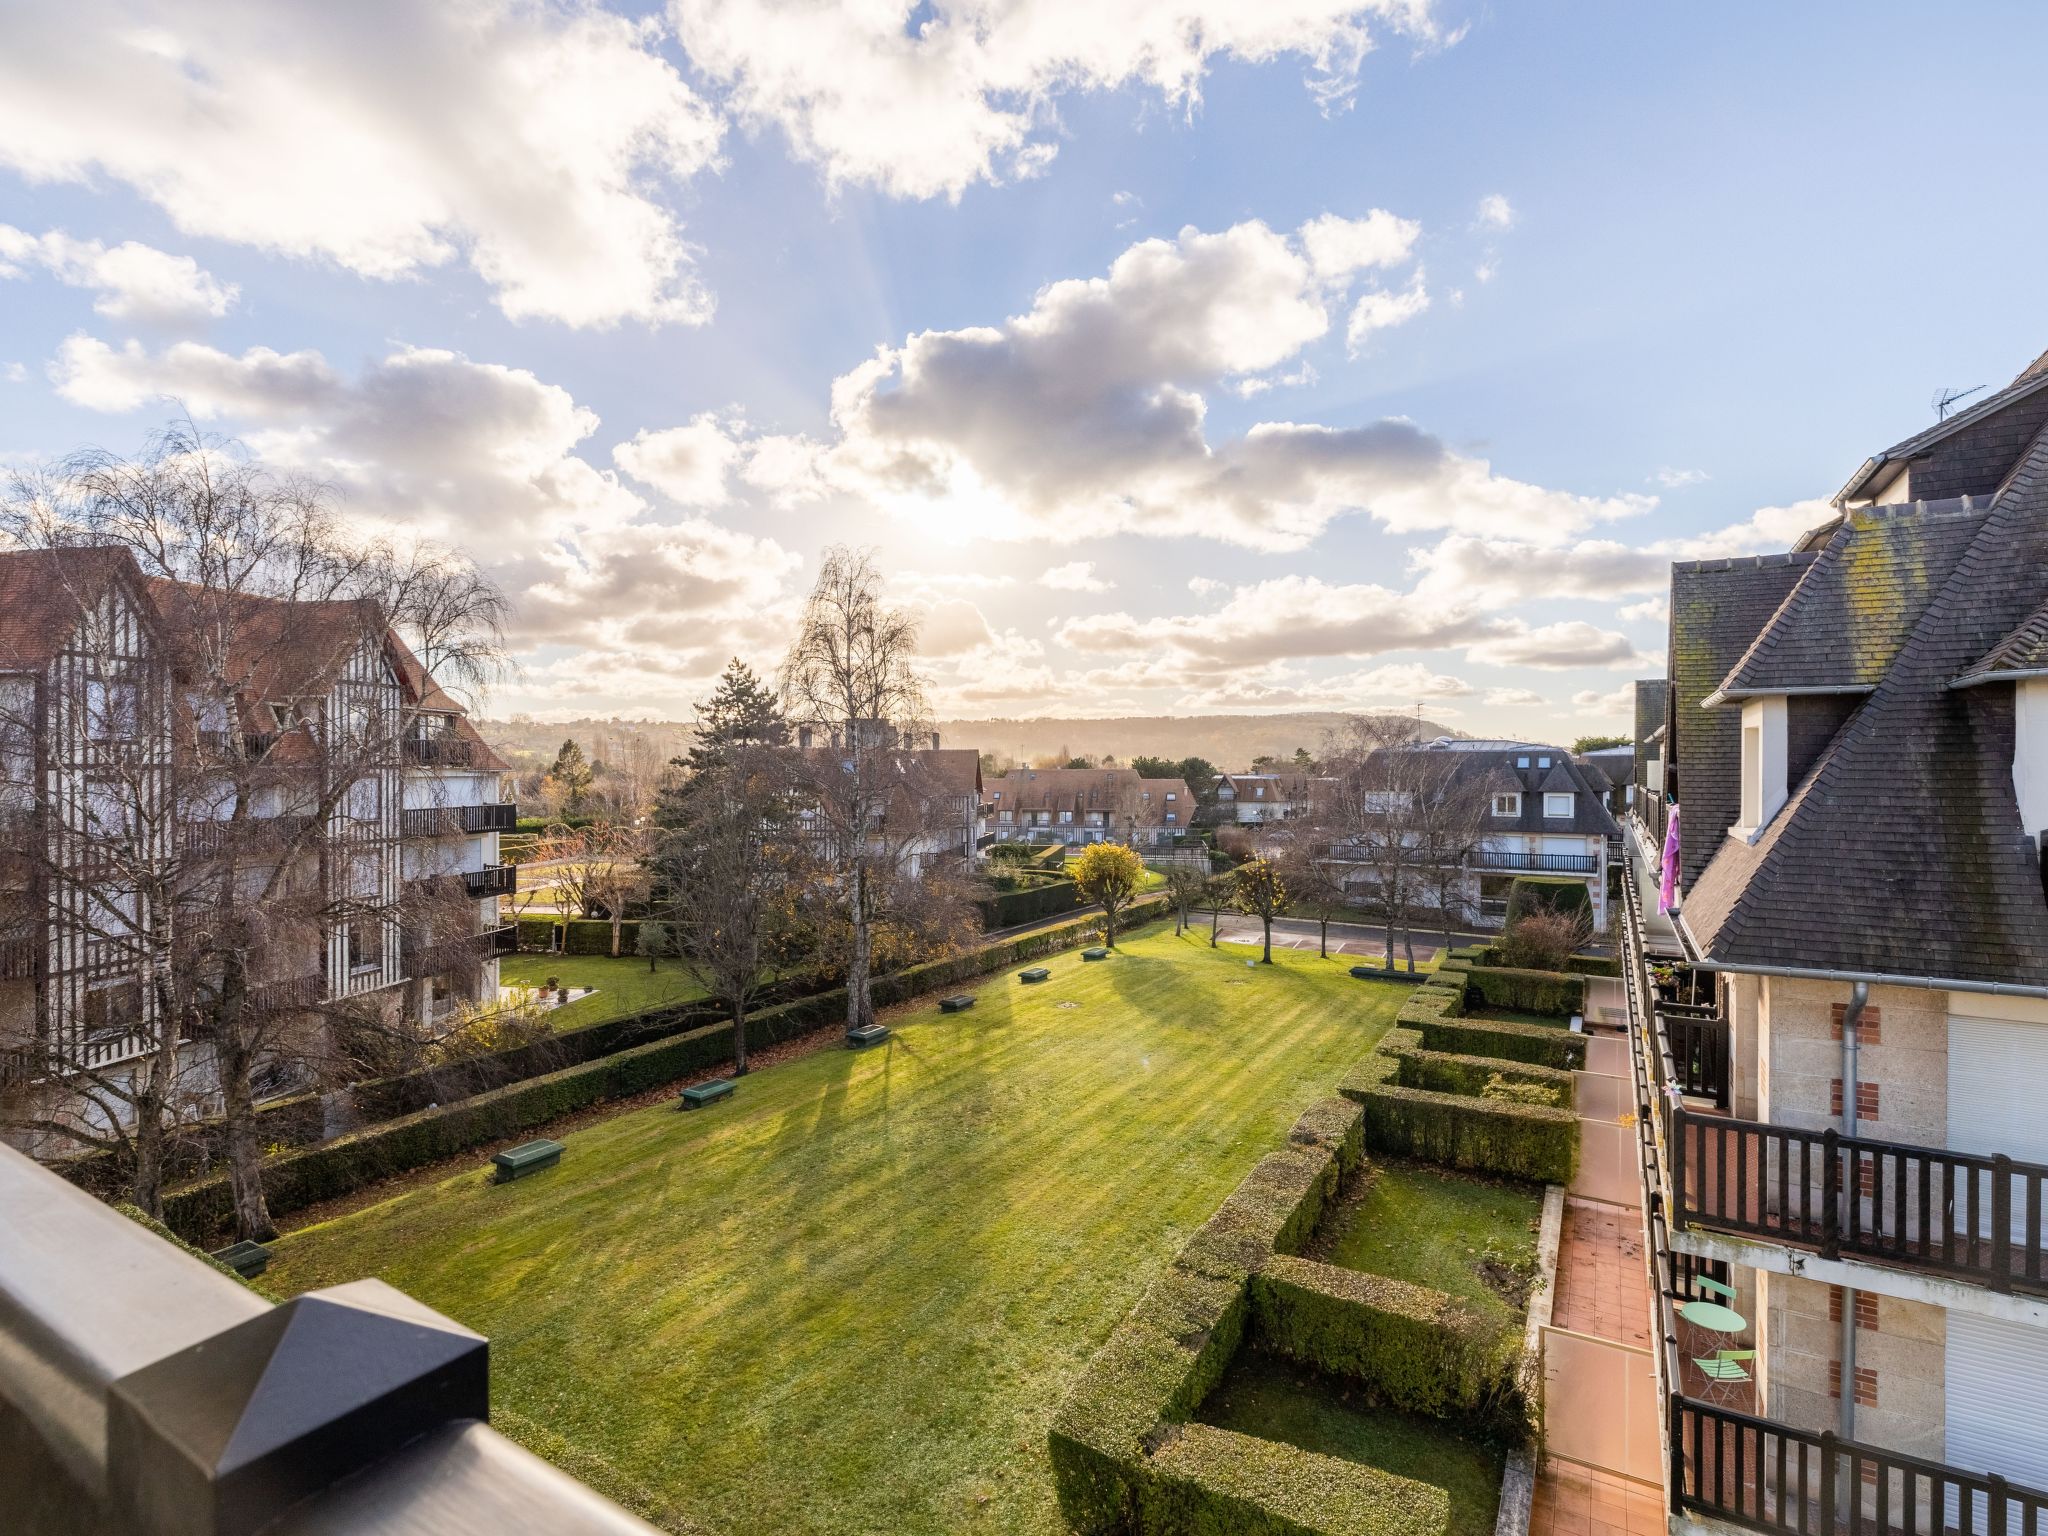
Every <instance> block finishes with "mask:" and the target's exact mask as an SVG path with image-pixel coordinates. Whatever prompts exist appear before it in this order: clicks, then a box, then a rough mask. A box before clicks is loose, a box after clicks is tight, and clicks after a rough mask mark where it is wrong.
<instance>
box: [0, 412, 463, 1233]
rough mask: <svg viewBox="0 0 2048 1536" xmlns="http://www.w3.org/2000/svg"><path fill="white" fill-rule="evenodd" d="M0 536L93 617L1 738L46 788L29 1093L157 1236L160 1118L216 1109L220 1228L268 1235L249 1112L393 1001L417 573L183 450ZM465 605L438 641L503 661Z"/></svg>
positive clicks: (30, 488)
mask: <svg viewBox="0 0 2048 1536" xmlns="http://www.w3.org/2000/svg"><path fill="white" fill-rule="evenodd" d="M0 534H4V536H5V537H4V543H5V545H6V546H8V547H10V548H11V549H12V550H13V551H14V552H15V554H14V558H31V557H32V558H36V559H39V560H42V561H44V562H45V563H46V564H47V566H48V569H49V571H50V580H51V582H52V583H53V584H54V586H55V590H57V591H58V592H59V593H60V595H61V601H60V603H59V605H58V606H59V608H60V609H61V610H62V611H63V612H64V613H66V614H68V615H69V616H70V617H71V618H72V619H74V620H82V622H72V623H65V624H59V625H58V626H57V629H58V630H60V631H61V632H62V633H63V635H64V636H65V639H64V643H63V647H62V654H61V655H58V656H54V657H52V658H50V664H49V666H48V667H47V669H46V672H45V676H44V678H43V683H44V686H43V687H40V688H38V689H35V690H31V695H33V696H35V697H40V699H41V700H42V703H41V704H34V703H31V704H30V705H29V706H28V709H29V711H31V712H29V713H27V714H26V716H24V713H23V711H21V710H17V711H16V713H15V718H13V719H11V720H10V721H8V722H7V727H6V729H5V730H0V737H6V738H10V739H14V740H17V741H22V742H25V743H26V744H27V745H26V747H25V749H24V750H23V751H21V752H18V753H16V754H14V756H15V759H16V760H17V761H18V763H19V764H20V765H21V766H25V767H27V768H30V769H32V770H33V771H34V773H35V778H34V781H33V782H32V783H28V784H23V785H18V786H16V789H15V792H14V794H15V800H14V803H15V804H16V805H17V806H18V807H19V808H20V809H21V810H22V811H23V813H24V814H25V816H26V818H27V820H28V822H29V823H30V824H31V826H32V829H33V830H32V835H31V836H30V837H28V838H27V839H25V840H24V843H23V853H24V863H25V865H26V866H27V879H26V881H25V882H24V883H25V885H26V887H27V889H28V893H29V895H30V896H31V898H32V900H33V902H34V904H35V906H36V910H35V911H34V912H33V913H32V914H31V917H32V919H33V920H34V921H35V922H36V923H38V924H39V925H40V926H39V928H32V929H31V932H32V933H34V934H35V935H36V937H35V938H33V939H32V941H31V942H32V944H34V945H36V946H39V947H41V948H42V949H43V950H44V958H43V960H42V961H41V962H40V964H39V965H38V966H37V967H36V974H35V985H34V987H33V989H32V991H33V1001H32V1003H31V1005H30V1007H29V1009H28V1010H27V1013H26V1015H25V1017H26V1018H27V1021H28V1029H27V1030H26V1032H25V1033H26V1035H27V1038H28V1040H29V1041H30V1043H31V1047H30V1048H31V1051H32V1056H33V1060H32V1070H31V1071H30V1072H29V1073H27V1074H24V1075H26V1076H29V1077H32V1078H33V1079H34V1081H33V1082H32V1083H29V1084H25V1085H18V1086H20V1087H22V1088H23V1090H24V1091H22V1092H21V1093H20V1094H19V1095H18V1098H20V1099H23V1100H26V1101H27V1102H28V1104H29V1105H30V1106H31V1107H30V1109H29V1111H28V1112H29V1114H30V1115H31V1116H33V1117H36V1118H37V1121H38V1124H37V1129H38V1130H39V1131H40V1133H42V1134H43V1135H45V1136H47V1137H53V1138H57V1137H62V1138H68V1139H70V1140H71V1141H73V1142H74V1143H76V1144H78V1145H81V1146H86V1147H104V1148H110V1149H112V1150H115V1151H116V1152H118V1153H122V1154H124V1155H126V1156H128V1157H129V1158H130V1159H132V1168H133V1188H134V1194H135V1197H136V1201H137V1203H138V1204H140V1205H141V1206H142V1207H143V1208H144V1209H145V1210H151V1211H155V1210H157V1209H160V1203H161V1180H162V1178H163V1175H164V1171H165V1168H166V1165H167V1156H166V1154H167V1148H168V1140H167V1138H168V1134H169V1132H170V1130H171V1129H172V1127H173V1121H174V1120H175V1119H178V1118H181V1117H182V1118H190V1116H191V1114H192V1113H196V1112H200V1111H204V1112H208V1113H211V1112H215V1111H217V1112H218V1113H219V1114H220V1116H221V1120H222V1130H223V1132H224V1139H225V1148H226V1154H227V1164H228V1171H229V1180H230V1185H231V1188H232V1191H233V1196H234V1204H235V1216H236V1226H237V1229H238V1231H239V1232H240V1233H241V1234H242V1235H243V1236H248V1237H263V1236H267V1235H269V1234H270V1232H271V1230H272V1229H271V1223H270V1218H269V1213H268V1209H267V1206H266V1203H265V1200H264V1197H263V1190H262V1181H261V1162H262V1157H263V1153H264V1149H265V1139H264V1137H263V1135H262V1134H261V1130H260V1127H259V1124H258V1121H257V1115H256V1108H257V1103H258V1100H259V1099H260V1098H261V1097H262V1096H263V1094H264V1093H265V1092H266V1091H276V1090H281V1089H283V1088H286V1087H290V1086H298V1085H305V1084H307V1083H309V1082H311V1083H317V1082H318V1081H319V1080H320V1078H321V1077H322V1076H323V1075H326V1074H329V1073H331V1072H333V1071H334V1070H335V1069H336V1066H337V1063H339V1062H341V1061H342V1060H344V1059H345V1057H346V1055H347V1052H346V1051H344V1050H341V1049H339V1048H338V1047H337V1041H338V1040H340V1039H341V1038H343V1036H344V1035H346V1034H347V1033H349V1032H350V1031H351V1030H352V1029H353V1027H354V1026H355V1025H356V1024H358V1023H368V1024H372V1025H376V1024H378V1023H380V1022H381V1023H387V1024H395V1023H396V1022H397V1021H396V1020H393V1019H391V1018H390V1017H389V1015H390V1014H391V1013H392V1012H393V1011H394V1009H396V1008H398V1007H400V1006H402V1005H401V1003H400V999H399V995H398V990H397V989H398V987H399V984H400V983H401V982H402V980H403V979H404V977H405V974H406V972H407V969H408V967H407V964H406V962H405V957H404V956H403V955H402V954H401V945H402V943H403V942H404V936H405V933H406V928H405V923H406V921H407V913H406V910H405V906H404V903H403V901H402V899H401V891H402V883H403V879H404V874H405V871H404V870H403V869H402V867H401V862H400V854H399V841H400V836H401V832H400V828H401V821H402V817H401V810H402V804H403V801H402V794H403V790H402V784H403V780H404V775H405V771H406V763H407V761H408V758H407V755H406V750H405V748H406V744H407V741H408V738H409V733H410V730H411V727H412V723H413V720H414V717H415V715H416V713H417V707H418V704H419V702H420V680H419V679H418V678H408V676H407V675H406V674H405V672H404V669H403V666H402V665H401V663H400V662H399V660H398V659H397V653H398V652H400V651H403V649H404V647H403V645H402V644H396V643H395V642H394V639H393V636H394V634H395V629H394V626H395V625H399V624H402V623H405V622H407V621H409V620H410V619H411V618H413V617H416V616H417V613H418V612H419V609H418V608H417V607H416V606H415V601H416V599H417V598H418V596H419V594H420V593H421V592H422V590H423V587H422V584H421V581H420V579H419V577H418V572H417V571H416V570H413V569H411V568H409V567H408V566H407V564H406V563H405V562H403V561H400V560H397V559H395V558H394V557H393V555H392V554H391V552H390V551H389V550H388V549H385V548H384V547H382V546H380V545H378V544H376V543H374V542H369V541H364V540H361V539H358V538H355V537H354V536H352V535H351V534H349V533H348V531H347V530H345V529H344V528H343V527H342V526H341V525H340V524H339V523H338V522H337V520H336V519H335V517H334V515H333V512H332V509H331V507H330V504H329V501H328V498H327V496H326V494H325V492H324V491H323V489H322V488H321V487H319V486H317V485H312V484H308V483H305V482H301V481H297V480H293V479H290V478H288V477H281V476H277V475H274V474H272V473H270V472H269V471H267V470H265V469H264V468H263V467H262V466H261V465H260V464H257V463H255V462H253V461H251V460H249V459H248V458H247V457H246V456H245V455H243V454H241V453H239V452H237V451H235V450H234V449H232V448H231V447H230V446H228V445H224V444H222V443H219V442H216V441H211V440H208V439H204V438H202V437H200V436H198V435H197V434H196V433H194V432H192V431H191V430H190V429H189V428H185V429H173V430H171V431H168V432H166V433H164V434H162V435H160V436H159V437H158V438H157V439H156V440H155V441H154V442H153V443H152V444H151V445H150V448H149V450H148V451H147V452H145V453H144V454H143V455H142V456H140V457H139V458H137V459H134V460H124V459H120V458H117V457H114V456H112V455H109V454H104V453H98V452H94V453H87V454H81V455H78V456H76V457H74V458H73V459H71V460H69V461H67V462H66V463H65V464H63V465H62V466H60V467H59V468H57V469H56V470H53V471H49V472H45V473H42V474H38V475H33V476H22V477H18V478H17V479H16V480H15V481H14V482H13V484H12V485H11V487H10V490H9V493H8V495H7V497H6V500H5V502H4V504H0ZM448 560H449V563H448V565H447V566H446V567H445V571H446V572H447V573H448V574H450V575H451V577H452V576H453V575H454V574H455V573H456V568H457V567H458V566H459V561H456V560H455V559H454V557H448ZM409 571H410V574H408V573H409ZM470 593H471V597H472V598H476V597H477V596H478V594H479V593H481V594H482V598H481V601H480V606H479V607H478V608H477V609H476V610H475V611H476V612H477V613H478V614H479V616H480V617H479V622H480V623H481V624H482V625H483V627H484V629H485V630H486V631H489V628H490V623H491V620H490V618H489V614H490V613H491V612H493V611H495V605H494V604H493V603H492V602H491V601H490V599H489V596H488V591H487V588H486V587H485V586H476V585H472V586H471V588H470ZM460 606H461V602H460V601H458V600H456V599H454V598H448V599H445V600H444V601H442V602H441V603H440V604H439V606H438V607H437V608H436V610H435V616H434V617H433V619H432V624H433V626H434V628H435V631H436V633H438V634H439V635H440V636H441V643H442V644H444V645H446V646H460V647H464V648H468V654H470V655H471V656H472V657H473V658H474V659H475V660H476V661H477V662H478V664H479V666H482V665H483V664H484V663H485V662H486V661H487V658H488V654H489V652H490V651H491V650H492V648H493V646H494V644H495V642H494V641H493V640H492V639H491V638H490V635H489V634H488V633H486V634H485V635H484V637H483V638H482V639H480V640H474V642H473V643H472V638H465V637H464V636H463V635H462V623H461V621H460V620H459V619H458V618H457V617H455V613H456V610H457V609H458V608H460ZM415 665H416V663H415ZM51 711H54V713H52V712H51ZM15 766H16V763H14V762H11V763H10V766H9V776H10V779H12V777H13V773H14V768H15ZM22 791H25V793H22ZM53 894H55V895H56V896H58V897H59V898H60V899H59V902H58V905H56V906H54V907H53V906H51V905H50V904H49V902H50V897H51V896H52V895H53ZM470 913H471V916H472V921H473V917H474V905H473V904H472V905H471V906H470ZM469 953H470V954H471V955H474V954H475V951H474V949H473V948H472V949H471V950H470V951H469Z"/></svg>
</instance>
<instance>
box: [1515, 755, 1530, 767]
mask: <svg viewBox="0 0 2048 1536" xmlns="http://www.w3.org/2000/svg"><path fill="white" fill-rule="evenodd" d="M1515 766H1516V767H1517V768H1526V767H1528V766H1529V759H1528V758H1526V757H1518V758H1516V759H1515Z"/></svg>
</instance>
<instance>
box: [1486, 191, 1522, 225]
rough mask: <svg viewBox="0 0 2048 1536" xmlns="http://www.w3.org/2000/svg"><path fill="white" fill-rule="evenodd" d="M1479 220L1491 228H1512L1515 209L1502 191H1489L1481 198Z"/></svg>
mask: <svg viewBox="0 0 2048 1536" xmlns="http://www.w3.org/2000/svg"><path fill="white" fill-rule="evenodd" d="M1479 222H1480V223H1481V224H1482V225H1484V226H1486V227H1487V228H1489V229H1512V228H1513V227H1514V223H1515V210H1514V208H1513V207H1512V206H1511V205H1510V204H1509V202H1508V200H1507V198H1505V197H1504V196H1502V195H1501V194H1500V193H1498V192H1489V193H1488V194H1487V195H1486V196H1484V197H1482V198H1481V199H1479Z"/></svg>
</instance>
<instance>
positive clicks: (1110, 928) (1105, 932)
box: [1102, 901, 1116, 949]
mask: <svg viewBox="0 0 2048 1536" xmlns="http://www.w3.org/2000/svg"><path fill="white" fill-rule="evenodd" d="M1102 942H1103V945H1104V947H1106V948H1109V949H1115V948H1116V908H1115V907H1114V906H1113V905H1111V904H1110V903H1109V902H1106V901H1105V902H1104V903H1103V904H1102Z"/></svg>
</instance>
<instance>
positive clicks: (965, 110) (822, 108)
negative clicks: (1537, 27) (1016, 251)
mask: <svg viewBox="0 0 2048 1536" xmlns="http://www.w3.org/2000/svg"><path fill="white" fill-rule="evenodd" d="M669 14H670V16H671V17H672V19H673V21H674V23H675V27H676V31H677V34H678V36H679V37H680V38H681V40H682V43H683V46H684V47H685V48H686V49H687V50H688V52H689V54H690V58H691V62H692V63H693V64H694V65H695V66H696V68H697V69H698V70H699V71H700V73H701V74H702V76H703V77H704V78H705V79H706V80H708V81H709V82H711V83H712V84H713V86H714V87H715V88H717V89H718V90H719V91H720V92H721V94H722V99H723V101H724V103H725V104H726V105H727V107H728V108H729V109H730V110H731V111H732V112H733V113H734V114H735V115H737V116H738V117H739V118H740V119H741V120H742V121H743V122H745V123H747V124H749V125H750V126H772V127H774V128H777V129H779V130H780V131H781V132H782V134H783V135H784V136H785V137H786V138H787V140H788V142H789V144H790V145H791V147H792V149H793V150H794V151H795V153H796V154H797V155H799V156H800V157H801V158H803V159H805V160H807V161H810V162H812V163H814V164H816V165H818V166H820V167H821V168H822V169H823V171H824V173H825V176H826V179H827V180H828V181H829V182H830V183H832V184H833V185H835V186H836V185H839V184H842V183H849V182H852V183H864V184H868V185H873V186H878V187H881V188H883V189H884V190H886V191H889V192H892V193H895V194H897V195H899V196H906V197H937V196H948V197H958V196H959V195H960V194H961V193H962V192H964V191H965V190H966V189H967V188H968V187H969V186H971V185H973V184H975V183H976V182H983V181H990V182H999V181H1004V180H1010V179H1015V178H1018V177H1020V176H1027V175H1033V174H1037V173H1040V172H1042V171H1043V170H1044V169H1045V167H1046V165H1047V163H1048V162H1049V161H1050V160H1051V159H1052V157H1053V156H1054V154H1055V153H1056V152H1057V150H1058V143H1057V132H1058V120H1057V117H1056V115H1055V112H1056V103H1057V100H1058V98H1059V97H1060V96H1061V95H1062V94H1065V93H1067V92H1072V91H1102V90H1111V89H1116V88H1119V87H1124V86H1138V87H1143V88H1145V89H1147V90H1149V91H1151V92H1153V93H1155V94H1156V95H1158V96H1159V97H1160V98H1162V99H1163V100H1164V101H1165V102H1166V103H1167V104H1168V105H1170V106H1174V107H1179V108H1183V109H1186V110H1189V111H1192V110H1193V109H1194V107H1195V105H1196V104H1197V103H1198V102H1199V100H1200V95H1201V84H1202V78H1203V76H1204V74H1205V73H1206V71H1207V69H1208V67H1209V64H1210V63H1211V61H1212V60H1214V59H1218V58H1232V59H1239V60H1243V61H1246V62H1250V63H1264V62H1269V61H1271V60H1274V59H1278V58H1280V57H1282V56H1283V55H1292V56H1294V57H1296V58H1299V59H1304V60H1306V61H1307V62H1308V65H1309V75H1308V80H1307V84H1308V86H1309V89H1310V90H1311V91H1312V92H1313V93H1314V94H1315V96H1316V97H1317V99H1318V100H1319V101H1321V102H1324V103H1325V104H1326V105H1331V106H1335V105H1341V104H1342V103H1344V102H1345V101H1347V100H1348V99H1349V97H1350V95H1351V93H1352V92H1353V91H1354V90H1355V89H1356V86H1357V79H1358V71H1359V66H1360V64H1361V62H1362V61H1363V59H1364V58H1365V56H1366V54H1367V53H1368V52H1369V51H1370V49H1371V47H1372V45H1373V38H1374V27H1375V25H1377V26H1379V27H1384V28H1386V29H1388V30H1393V31H1399V32H1404V33H1407V34H1409V35H1410V36H1413V37H1416V38H1417V39H1419V40H1423V41H1434V40H1437V34H1436V31H1435V28H1434V25H1433V23H1432V21H1431V19H1430V16H1429V7H1428V3H1427V0H1288V3H1286V4H1281V5H1245V4H1242V3H1239V0H1006V3H991V0H931V3H929V4H927V5H922V6H919V7H917V8H916V10H915V12H914V13H913V12H912V11H911V10H910V8H909V7H907V6H904V5H901V4H881V5H827V6H810V7H805V8H803V10H802V12H801V17H800V19H799V17H798V16H797V15H796V14H795V13H793V12H792V11H791V10H790V8H789V7H787V6H786V5H784V4H781V3H778V0H670V6H669ZM912 14H915V15H916V17H917V20H916V23H915V26H914V27H912V26H909V25H907V24H906V22H907V18H908V17H909V16H910V15H912Z"/></svg>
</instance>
